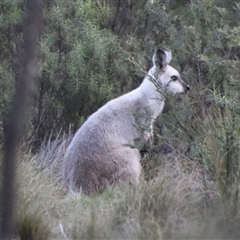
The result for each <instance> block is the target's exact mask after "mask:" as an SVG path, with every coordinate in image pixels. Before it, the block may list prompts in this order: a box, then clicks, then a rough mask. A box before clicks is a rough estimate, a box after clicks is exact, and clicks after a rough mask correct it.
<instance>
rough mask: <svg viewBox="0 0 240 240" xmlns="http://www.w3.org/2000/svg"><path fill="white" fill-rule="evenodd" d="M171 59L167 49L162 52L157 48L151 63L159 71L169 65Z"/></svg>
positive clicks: (170, 53) (169, 51)
mask: <svg viewBox="0 0 240 240" xmlns="http://www.w3.org/2000/svg"><path fill="white" fill-rule="evenodd" d="M171 59H172V52H171V50H169V49H166V50H163V49H161V48H159V49H158V50H157V51H156V52H155V53H154V55H153V58H152V61H153V64H154V65H155V66H157V67H158V68H159V69H161V70H164V68H165V67H166V66H167V65H168V64H169V63H170V61H171Z"/></svg>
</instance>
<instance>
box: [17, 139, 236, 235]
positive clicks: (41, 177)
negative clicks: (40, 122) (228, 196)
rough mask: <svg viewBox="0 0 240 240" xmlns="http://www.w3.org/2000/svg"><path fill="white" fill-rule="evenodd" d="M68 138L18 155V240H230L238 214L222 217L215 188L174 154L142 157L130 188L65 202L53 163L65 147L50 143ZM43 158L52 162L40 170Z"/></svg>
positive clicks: (200, 171)
mask: <svg viewBox="0 0 240 240" xmlns="http://www.w3.org/2000/svg"><path fill="white" fill-rule="evenodd" d="M70 138H71V136H68V135H63V138H62V141H60V140H61V138H60V136H59V138H58V139H57V140H56V142H52V143H50V142H48V141H47V142H46V143H47V144H46V146H48V147H42V150H41V151H40V152H39V153H38V154H37V155H35V156H33V155H32V154H31V153H26V154H24V155H23V156H22V159H21V162H20V167H19V173H18V182H19V192H18V195H19V204H18V221H17V225H16V231H17V233H18V235H19V236H20V239H25V237H26V236H27V239H220V238H222V239H225V238H233V239H238V237H239V230H238V225H237V223H239V221H240V220H239V219H240V218H239V217H240V216H239V213H237V215H238V216H236V218H235V219H229V218H227V215H226V209H225V208H224V207H223V204H222V203H221V196H220V194H219V192H218V191H217V186H216V185H217V184H216V183H215V182H214V181H212V180H211V179H210V178H208V176H206V174H203V169H202V166H201V165H199V164H196V163H194V162H193V161H191V160H190V159H188V158H187V157H184V156H182V155H180V154H179V153H177V151H176V152H174V153H170V154H167V155H165V154H158V155H155V156H154V157H155V159H154V158H153V157H149V159H148V162H147V163H145V164H146V166H147V165H148V164H149V167H148V168H147V167H146V168H145V169H148V170H147V172H144V171H143V174H142V178H141V181H140V184H139V185H138V186H127V185H122V186H118V187H115V188H114V189H108V190H107V191H105V192H104V193H103V194H102V195H99V196H91V197H89V196H84V195H81V194H72V195H67V194H66V189H65V188H64V186H63V184H62V182H61V181H59V179H60V178H59V176H60V175H59V173H58V172H57V171H56V169H55V168H54V167H55V166H57V169H59V170H60V168H59V167H58V165H56V162H57V161H56V160H54V159H58V161H59V160H60V159H59V156H61V154H59V153H61V152H62V151H64V149H65V148H66V145H67V144H66V145H65V144H58V143H60V142H61V143H66V142H68V140H67V139H70ZM51 150H52V151H51ZM53 153H56V155H54V154H53ZM43 158H45V160H46V161H47V160H48V159H53V160H52V162H51V161H50V162H49V164H46V162H45V164H44V165H41V164H40V159H41V161H43V160H44V159H43ZM151 161H155V162H156V161H157V162H158V163H159V164H158V165H157V164H152V163H151ZM51 164H53V166H54V167H53V168H52V167H51ZM150 171H152V175H151V177H148V179H149V180H148V181H146V180H144V179H145V176H144V175H146V174H148V173H149V172H150ZM29 236H30V237H29Z"/></svg>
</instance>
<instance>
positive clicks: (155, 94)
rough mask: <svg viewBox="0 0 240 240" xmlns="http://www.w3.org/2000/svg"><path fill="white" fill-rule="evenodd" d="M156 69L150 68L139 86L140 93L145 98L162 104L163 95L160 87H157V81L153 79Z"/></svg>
mask: <svg viewBox="0 0 240 240" xmlns="http://www.w3.org/2000/svg"><path fill="white" fill-rule="evenodd" d="M155 73H156V69H155V67H152V68H151V69H150V70H149V71H148V73H147V75H146V77H145V78H144V80H143V82H142V84H141V85H140V86H139V88H140V89H141V91H142V93H143V94H144V95H145V96H147V98H149V99H150V98H152V99H158V101H161V102H164V95H163V93H162V90H161V88H160V86H157V79H156V78H155V76H154V75H155Z"/></svg>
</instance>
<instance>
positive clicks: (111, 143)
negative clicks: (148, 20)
mask: <svg viewBox="0 0 240 240" xmlns="http://www.w3.org/2000/svg"><path fill="white" fill-rule="evenodd" d="M170 61H171V51H170V50H165V51H164V50H162V49H158V50H157V51H156V53H155V54H154V56H153V64H154V66H153V67H152V68H151V69H150V70H149V72H148V74H147V76H146V77H145V79H144V81H143V83H142V84H141V85H140V86H139V87H138V88H137V89H135V90H133V91H131V92H129V93H127V94H125V95H122V96H120V97H118V98H116V99H113V100H111V101H109V102H108V103H107V104H105V105H104V106H103V107H101V108H100V109H99V110H98V111H96V112H95V113H93V114H92V115H91V116H90V117H89V118H88V119H87V121H86V122H85V123H84V124H83V125H82V126H81V128H80V129H79V130H78V131H77V133H76V134H75V136H74V138H73V139H72V141H71V143H70V145H69V147H68V148H67V151H66V154H65V156H64V159H63V175H64V181H65V183H66V186H67V187H68V188H69V190H71V191H74V192H79V191H81V192H83V193H85V194H90V193H96V192H97V193H101V192H102V191H103V190H104V189H106V188H107V187H108V185H114V184H116V183H119V182H128V183H130V184H134V183H137V182H138V180H139V176H140V173H141V165H140V153H139V150H138V149H137V148H133V147H131V145H134V141H135V140H136V139H145V140H146V139H147V138H151V135H152V124H153V121H154V119H155V118H156V117H157V116H158V115H159V114H160V112H161V111H162V109H163V106H164V98H163V96H162V94H161V91H157V87H156V85H155V84H154V83H153V81H152V79H154V81H157V82H159V83H160V85H161V88H164V87H166V89H167V90H170V91H171V84H169V83H170V80H171V74H174V75H175V74H176V73H177V74H178V72H177V71H176V70H175V69H174V68H172V67H170V66H169V65H168V64H169V62H170ZM160 68H161V69H160ZM171 71H172V73H171ZM156 75H157V76H156ZM179 76H180V75H179ZM179 84H181V85H176V83H175V85H176V86H175V87H174V86H173V89H174V93H175V92H176V89H177V91H178V92H182V93H183V92H186V91H187V90H188V89H189V86H188V85H186V84H185V83H184V82H183V81H182V80H181V83H179ZM179 86H180V87H179ZM179 89H180V90H179ZM186 89H187V90H186ZM146 113H147V114H148V115H149V117H147V118H146V117H144V116H146ZM142 125H145V126H146V128H144V130H141V129H140V128H141V126H142Z"/></svg>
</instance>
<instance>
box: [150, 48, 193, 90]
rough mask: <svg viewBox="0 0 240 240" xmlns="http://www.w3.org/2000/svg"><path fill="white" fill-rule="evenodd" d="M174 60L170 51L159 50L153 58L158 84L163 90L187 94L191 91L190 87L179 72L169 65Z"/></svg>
mask: <svg viewBox="0 0 240 240" xmlns="http://www.w3.org/2000/svg"><path fill="white" fill-rule="evenodd" d="M171 59H172V52H171V51H170V50H162V49H158V50H157V51H156V52H155V53H154V55H153V58H152V61H153V64H154V67H155V70H156V73H154V75H155V77H156V78H157V79H156V80H157V82H158V83H159V84H160V85H161V88H162V89H163V90H166V91H168V92H171V93H173V94H175V93H186V92H188V91H189V90H190V86H189V85H188V84H186V83H185V82H184V81H183V80H182V78H181V76H180V74H179V72H178V71H177V70H176V69H174V68H173V67H171V66H170V65H169V63H170V61H171Z"/></svg>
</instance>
